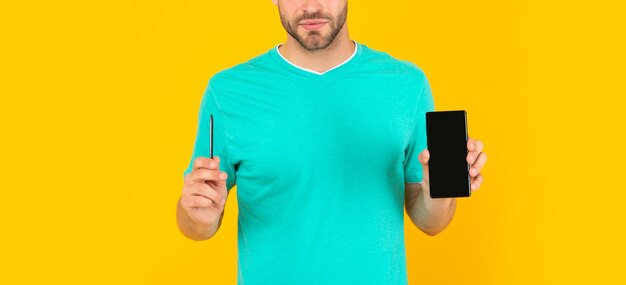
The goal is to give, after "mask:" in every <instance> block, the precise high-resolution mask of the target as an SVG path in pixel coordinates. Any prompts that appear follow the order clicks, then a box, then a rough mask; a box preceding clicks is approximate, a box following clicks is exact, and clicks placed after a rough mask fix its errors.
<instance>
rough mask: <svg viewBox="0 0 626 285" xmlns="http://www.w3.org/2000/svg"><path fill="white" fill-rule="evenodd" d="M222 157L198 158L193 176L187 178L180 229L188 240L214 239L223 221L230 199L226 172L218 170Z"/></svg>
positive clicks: (192, 172)
mask: <svg viewBox="0 0 626 285" xmlns="http://www.w3.org/2000/svg"><path fill="white" fill-rule="evenodd" d="M219 162H220V161H219V157H218V156H214V157H213V159H211V158H207V157H198V158H196V159H195V160H194V163H193V169H192V171H191V173H189V174H188V175H187V176H185V182H184V186H183V191H182V195H181V197H180V202H179V210H178V227H179V228H180V230H181V232H183V234H185V236H187V237H189V238H191V239H195V240H203V239H208V238H211V237H212V236H213V235H214V234H215V232H217V229H218V228H219V223H220V221H221V217H222V213H223V211H224V205H226V199H227V198H228V192H227V190H226V178H227V177H228V175H227V173H226V172H223V171H221V170H220V169H219Z"/></svg>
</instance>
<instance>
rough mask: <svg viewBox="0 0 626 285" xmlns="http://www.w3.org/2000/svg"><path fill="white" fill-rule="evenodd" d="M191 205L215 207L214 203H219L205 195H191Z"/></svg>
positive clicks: (194, 206)
mask: <svg viewBox="0 0 626 285" xmlns="http://www.w3.org/2000/svg"><path fill="white" fill-rule="evenodd" d="M190 200H191V203H190V204H191V207H193V208H208V207H213V206H214V205H215V206H216V207H217V206H218V205H217V203H215V202H214V201H213V200H211V199H208V198H206V197H204V196H191V198H190Z"/></svg>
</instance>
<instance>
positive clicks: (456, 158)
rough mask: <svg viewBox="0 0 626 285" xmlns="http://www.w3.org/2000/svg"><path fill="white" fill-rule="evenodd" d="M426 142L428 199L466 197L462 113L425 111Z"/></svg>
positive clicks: (467, 177) (464, 117)
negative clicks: (428, 156) (427, 154)
mask: <svg viewBox="0 0 626 285" xmlns="http://www.w3.org/2000/svg"><path fill="white" fill-rule="evenodd" d="M426 140H427V145H428V151H429V153H430V158H429V159H428V178H429V183H430V184H429V185H430V197H431V198H452V197H469V196H470V195H471V192H472V191H471V189H470V175H469V168H470V165H469V163H467V153H468V150H467V140H468V136H467V113H466V112H465V110H453V111H433V112H426Z"/></svg>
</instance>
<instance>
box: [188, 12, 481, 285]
mask: <svg viewBox="0 0 626 285" xmlns="http://www.w3.org/2000/svg"><path fill="white" fill-rule="evenodd" d="M273 2H274V4H275V5H277V7H278V10H279V14H280V17H281V21H282V25H283V27H284V28H285V30H286V31H287V41H286V42H285V43H284V44H279V45H277V46H276V47H274V48H272V49H270V50H269V51H268V52H266V53H264V54H261V55H259V56H257V57H255V58H253V59H250V60H249V61H247V62H245V63H242V64H239V65H236V66H233V67H231V68H228V69H225V70H222V71H220V72H218V73H217V74H215V75H214V76H213V77H212V78H211V80H210V81H209V84H208V86H207V88H206V92H205V94H204V97H203V99H202V103H201V106H200V111H199V125H198V130H197V135H196V141H195V145H194V151H193V155H192V159H191V161H190V163H189V165H188V167H187V169H186V170H185V172H184V181H185V184H184V187H183V190H182V196H181V199H180V200H179V203H178V210H177V217H178V225H179V228H180V230H181V232H182V233H183V234H184V235H185V236H187V237H189V238H191V239H194V240H205V239H209V238H211V237H212V236H213V235H215V233H216V232H217V230H218V229H219V226H220V224H221V221H222V218H223V214H224V205H225V203H226V198H227V196H228V194H229V193H230V189H231V188H232V187H233V186H234V185H235V184H236V185H237V197H238V203H239V204H238V205H239V216H238V220H239V224H238V261H239V262H238V283H239V284H250V285H253V284H406V283H407V272H406V258H405V257H406V256H405V247H404V222H403V219H404V209H406V212H407V214H408V215H409V216H410V218H411V220H412V222H413V223H414V224H415V225H416V226H417V227H418V228H419V229H421V230H422V231H423V232H425V233H427V234H428V235H431V236H432V235H435V234H437V233H439V232H440V231H442V230H443V229H444V228H445V227H446V226H447V225H448V223H449V222H450V220H451V219H452V217H453V215H454V212H455V205H456V200H455V199H454V198H449V199H431V198H430V196H429V182H428V150H427V149H426V136H425V135H426V131H425V112H427V111H431V110H434V103H433V98H432V94H431V90H430V87H429V84H428V80H427V78H426V76H425V74H424V73H423V72H422V70H421V69H420V68H418V67H417V66H416V65H414V64H412V63H410V62H408V61H404V60H398V59H395V58H393V57H391V56H389V55H388V54H386V53H384V52H380V51H376V50H373V49H371V48H369V47H367V46H366V45H363V44H360V43H357V42H356V41H353V40H351V39H350V37H349V35H348V27H347V25H346V15H347V1H346V0H311V1H306V0H274V1H273ZM211 114H212V115H213V117H214V126H215V128H214V151H215V156H214V159H209V158H207V156H208V152H209V147H210V145H209V142H210V141H209V135H208V131H209V125H208V121H209V116H210V115H211ZM482 148H483V144H482V143H481V141H479V140H474V139H470V140H469V141H468V149H469V150H470V152H469V153H468V155H467V161H468V163H470V165H471V171H470V173H471V177H472V178H471V183H472V184H471V185H472V186H471V187H472V190H476V189H478V187H479V186H480V184H481V182H482V179H483V178H482V176H481V175H480V174H479V172H480V170H481V168H482V167H483V165H484V164H485V161H486V155H485V154H484V153H483V152H482ZM422 178H423V180H422ZM216 258H217V257H216Z"/></svg>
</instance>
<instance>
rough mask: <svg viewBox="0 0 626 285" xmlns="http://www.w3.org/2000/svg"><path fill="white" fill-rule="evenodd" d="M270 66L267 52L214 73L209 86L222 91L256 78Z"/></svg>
mask: <svg viewBox="0 0 626 285" xmlns="http://www.w3.org/2000/svg"><path fill="white" fill-rule="evenodd" d="M270 66H271V59H270V54H269V51H267V52H264V53H262V54H259V55H257V56H255V57H252V58H250V59H248V60H246V61H244V62H242V63H239V64H236V65H232V66H229V67H227V68H224V69H222V70H220V71H218V72H217V73H215V74H214V75H213V76H211V78H210V79H209V86H211V87H214V88H218V89H222V88H226V87H227V86H232V85H233V83H241V82H242V80H245V79H246V78H247V79H251V78H256V77H258V76H259V75H260V74H262V73H263V72H266V71H268V69H269V68H270Z"/></svg>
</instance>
